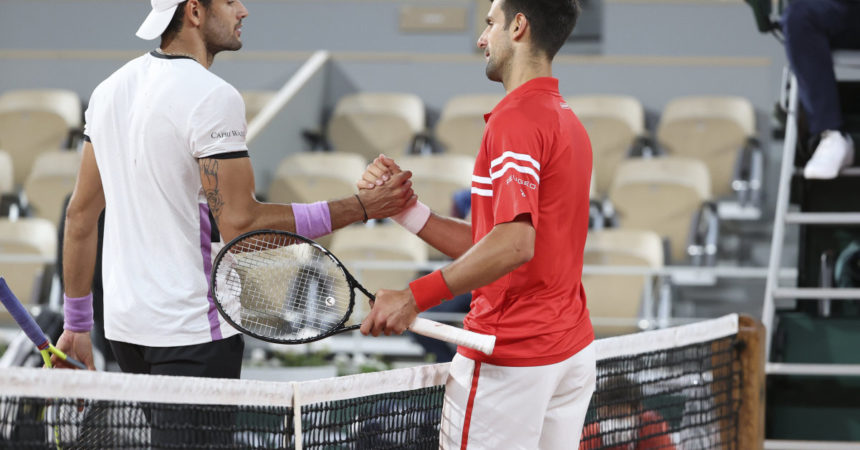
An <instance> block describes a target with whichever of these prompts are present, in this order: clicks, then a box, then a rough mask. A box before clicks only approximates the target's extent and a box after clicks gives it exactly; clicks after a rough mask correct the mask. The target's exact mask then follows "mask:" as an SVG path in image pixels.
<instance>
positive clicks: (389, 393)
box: [0, 330, 743, 449]
mask: <svg viewBox="0 0 860 450" xmlns="http://www.w3.org/2000/svg"><path fill="white" fill-rule="evenodd" d="M664 331H665V330H664ZM649 336H654V335H650V334H648V333H642V334H639V335H635V336H630V337H629V338H628V337H624V338H621V339H622V340H621V341H615V342H613V347H614V348H615V349H616V350H614V352H615V353H612V352H610V351H601V350H600V349H601V348H603V347H601V346H598V369H597V389H596V391H595V394H594V396H593V398H592V400H591V405H590V407H589V410H588V413H587V416H586V423H585V427H584V429H583V438H582V442H581V445H580V448H581V449H597V448H611V449H643V448H666V449H668V448H676V449H735V448H738V437H737V430H738V414H739V409H740V406H741V402H742V399H741V397H740V392H741V387H742V384H743V373H742V370H741V365H740V353H741V350H740V349H741V348H742V345H739V342H738V340H737V336H736V335H731V336H728V337H725V338H719V339H713V340H707V341H704V342H697V343H694V344H688V345H683V346H679V347H674V348H671V347H670V348H668V349H661V350H648V351H642V352H636V351H633V352H631V353H630V354H620V355H619V354H618V353H619V352H618V349H621V350H622V351H621V353H623V350H627V348H628V347H630V348H633V347H637V348H642V347H643V346H642V345H641V344H642V343H643V342H645V343H648V342H649V340H650V338H649ZM616 339H618V338H616ZM628 339H629V340H628ZM604 347H608V346H604ZM645 347H647V345H646V346H645ZM601 355H603V356H602V357H601ZM609 355H611V356H609ZM69 372H70V371H48V370H35V369H4V371H2V372H0V448H15V449H23V448H33V449H36V448H38V449H47V448H64V449H71V448H81V449H121V448H154V449H161V448H164V449H170V448H177V449H178V448H199V449H202V448H206V449H218V448H240V449H258V448H259V449H264V448H265V449H278V448H295V440H296V436H298V435H299V432H300V433H301V436H302V443H303V448H305V449H394V448H408V449H431V448H432V449H435V448H438V434H439V424H440V419H441V412H442V403H443V400H444V380H445V375H446V373H447V365H429V366H422V367H413V368H408V369H399V370H395V371H389V372H382V373H375V374H366V375H357V376H353V377H342V378H336V379H329V380H318V381H312V382H307V383H294V384H287V383H261V382H247V381H233V382H231V383H235V384H230V383H227V382H226V381H225V380H210V381H209V383H211V384H210V385H205V382H204V381H200V379H174V378H172V377H145V376H139V375H134V376H130V375H122V374H106V373H92V372H89V373H84V372H77V373H74V374H70V373H69ZM90 377H92V381H91V378H90ZM68 378H73V379H72V380H67V379H68ZM34 380H35V381H34ZM114 380H117V383H112V382H113V381H114ZM416 380H417V381H416ZM64 381H72V382H69V383H68V386H66V385H64V384H66V383H63V382H64ZM536 382H540V380H536ZM138 383H145V384H148V385H147V386H143V387H141V388H140V389H136V388H135V386H137V385H138ZM253 383H257V384H253ZM110 384H115V386H108V385H110ZM56 385H62V386H56ZM87 386H90V387H89V388H87ZM92 386H97V388H95V389H93V388H92ZM200 386H204V388H200ZM46 387H58V388H62V389H59V391H60V392H62V394H61V395H58V394H56V392H58V390H53V391H51V392H52V393H51V394H50V395H42V392H43V390H44V389H45V388H46ZM66 388H68V389H66ZM87 389H89V391H88V392H92V393H93V396H94V398H99V399H100V400H93V399H89V400H87V399H80V398H81V397H82V396H83V394H81V391H82V390H83V391H86V390H87ZM129 389H131V390H132V391H134V392H133V394H134V396H135V397H134V398H135V399H138V400H140V399H143V400H146V399H150V400H151V399H153V398H154V397H155V393H158V392H167V391H169V392H170V393H171V394H170V395H168V396H165V395H161V396H159V397H158V398H159V401H165V403H156V402H154V401H125V400H122V401H120V400H104V399H103V398H105V397H106V396H107V398H110V397H111V396H114V397H116V398H127V396H126V395H123V394H124V392H125V391H128V390H129ZM189 389H190V390H194V389H197V390H195V391H194V392H192V393H191V394H193V396H191V399H192V400H191V401H188V400H186V401H183V402H181V403H182V404H174V403H173V401H176V402H177V403H179V401H178V400H175V395H174V394H172V393H174V392H176V393H183V392H187V391H188V390H189ZM255 389H256V392H257V393H258V394H257V396H256V397H249V395H248V392H250V391H254V390H255ZM66 391H68V393H66ZM108 391H109V392H108ZM198 391H199V392H198ZM225 392H226V396H225ZM260 392H262V393H263V394H259V393H260ZM380 392H381V393H380ZM108 394H110V395H108ZM215 395H221V397H213V396H215ZM35 397H43V398H35ZM200 398H210V399H213V400H212V401H209V402H203V401H200V400H199V399H200ZM220 398H229V399H230V401H231V402H234V403H237V404H234V405H210V404H185V403H195V402H200V403H217V402H221V400H220ZM251 398H253V399H255V400H249V399H251ZM214 399H218V400H217V401H216V400H214ZM269 399H275V400H276V401H275V400H273V401H267V400H269ZM299 399H302V402H301V404H302V406H301V409H300V411H301V419H300V420H298V421H296V420H294V417H293V414H294V410H293V407H292V405H293V402H294V401H297V400H299ZM263 404H266V405H272V404H274V405H280V404H283V406H261V405H263ZM297 422H298V423H300V426H301V429H300V431H299V430H296V429H295V427H296V423H297ZM572 448H575V446H572Z"/></svg>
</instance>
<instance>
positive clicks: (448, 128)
mask: <svg viewBox="0 0 860 450" xmlns="http://www.w3.org/2000/svg"><path fill="white" fill-rule="evenodd" d="M502 98H504V95H498V94H475V95H460V96H456V97H454V98H452V99H451V100H448V103H446V104H445V106H444V107H443V108H442V113H441V115H440V116H439V122H438V123H437V124H436V132H435V135H436V139H437V140H438V141H439V142H440V143H441V144H442V145H443V146H444V147H445V151H446V152H448V153H456V154H460V155H467V156H471V157H475V156H477V154H478V150H480V148H481V139H482V138H483V136H484V125H485V122H484V114H487V113H488V112H490V111H492V110H493V108H494V107H495V106H496V105H497V104H498V103H499V102H500V101H501V100H502Z"/></svg>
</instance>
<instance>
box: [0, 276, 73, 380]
mask: <svg viewBox="0 0 860 450" xmlns="http://www.w3.org/2000/svg"><path fill="white" fill-rule="evenodd" d="M0 302H2V303H3V306H5V307H6V309H7V310H8V311H9V314H10V315H12V318H13V319H15V322H18V326H20V327H21V330H23V331H24V334H26V335H27V337H28V338H30V340H31V341H33V344H35V345H36V348H38V349H39V352H40V353H41V354H42V359H43V360H44V361H45V367H49V368H50V367H53V366H52V365H51V354H54V355H57V356H58V357H59V358H60V359H62V360H63V361H66V362H68V363H69V364H71V365H73V366H75V367H77V368H78V369H83V370H86V369H87V366H85V365H84V364H83V363H81V362H80V361H78V360H76V359H75V358H72V357H71V356H67V355H66V354H65V353H63V351H61V350H60V349H58V348H57V347H54V346H53V345H51V342H50V341H49V340H48V337H47V336H45V333H44V332H43V331H42V329H41V328H39V325H38V324H37V323H36V321H35V320H33V317H32V316H31V315H30V313H28V312H27V310H26V309H25V308H24V305H22V304H21V302H20V301H19V300H18V297H15V294H13V293H12V290H11V289H9V286H8V285H7V284H6V280H5V279H4V278H3V277H0Z"/></svg>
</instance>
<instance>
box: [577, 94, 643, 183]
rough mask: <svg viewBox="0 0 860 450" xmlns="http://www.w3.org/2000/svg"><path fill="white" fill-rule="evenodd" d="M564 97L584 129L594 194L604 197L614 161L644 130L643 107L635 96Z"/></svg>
mask: <svg viewBox="0 0 860 450" xmlns="http://www.w3.org/2000/svg"><path fill="white" fill-rule="evenodd" d="M566 100H567V103H568V105H570V108H571V109H572V110H573V112H574V113H576V115H577V117H579V120H580V121H581V122H582V125H583V126H585V129H586V131H588V137H589V139H590V140H591V150H592V153H593V155H594V175H595V178H596V183H595V187H596V191H597V196H598V197H604V196H606V194H607V193H608V192H609V187H610V186H611V184H612V177H613V175H614V174H615V169H616V168H617V167H618V164H619V163H620V162H621V160H623V159H625V158H626V157H627V155H628V153H629V151H630V149H631V148H632V147H633V146H634V144H635V142H636V140H637V139H638V138H639V137H641V136H643V135H644V134H645V110H644V108H643V107H642V103H640V102H639V100H637V99H635V98H633V97H629V96H623V95H583V96H572V97H567V98H566Z"/></svg>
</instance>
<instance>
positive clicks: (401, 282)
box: [329, 224, 427, 319]
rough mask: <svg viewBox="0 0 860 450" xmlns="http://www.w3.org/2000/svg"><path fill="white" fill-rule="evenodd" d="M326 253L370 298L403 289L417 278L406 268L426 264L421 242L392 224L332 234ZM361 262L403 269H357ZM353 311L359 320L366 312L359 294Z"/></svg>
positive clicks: (344, 229) (342, 230)
mask: <svg viewBox="0 0 860 450" xmlns="http://www.w3.org/2000/svg"><path fill="white" fill-rule="evenodd" d="M329 249H330V250H331V252H332V253H334V255H335V256H336V257H337V258H338V259H340V261H341V262H342V263H343V264H344V266H346V268H347V270H349V272H350V273H351V274H353V276H355V278H356V279H357V280H358V281H359V283H361V285H362V286H364V287H365V288H366V289H367V290H368V291H369V292H370V293H371V294H375V293H376V291H378V290H379V289H383V288H385V289H404V288H406V287H407V285H408V284H409V282H411V281H412V280H414V279H415V278H417V277H418V271H417V270H415V269H413V268H409V265H414V264H421V263H424V262H426V261H427V247H426V246H425V245H424V241H422V240H421V239H420V238H419V237H417V236H415V235H414V234H412V233H410V232H409V231H407V230H405V229H403V228H402V227H400V226H399V225H395V224H387V225H376V226H370V227H369V226H364V225H353V226H349V227H346V228H342V229H340V230H338V231H337V233H335V234H334V237H333V239H332V243H331V246H330V247H329ZM361 261H391V262H393V263H394V264H395V265H397V264H398V263H403V264H404V266H406V267H405V268H403V269H398V268H396V267H395V268H391V269H360V268H358V267H356V263H358V262H361ZM356 307H357V308H358V309H357V314H356V315H355V317H357V318H359V319H360V318H363V317H364V316H366V315H367V313H368V312H369V306H368V303H367V299H366V298H365V297H364V295H363V294H361V293H357V296H356Z"/></svg>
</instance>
